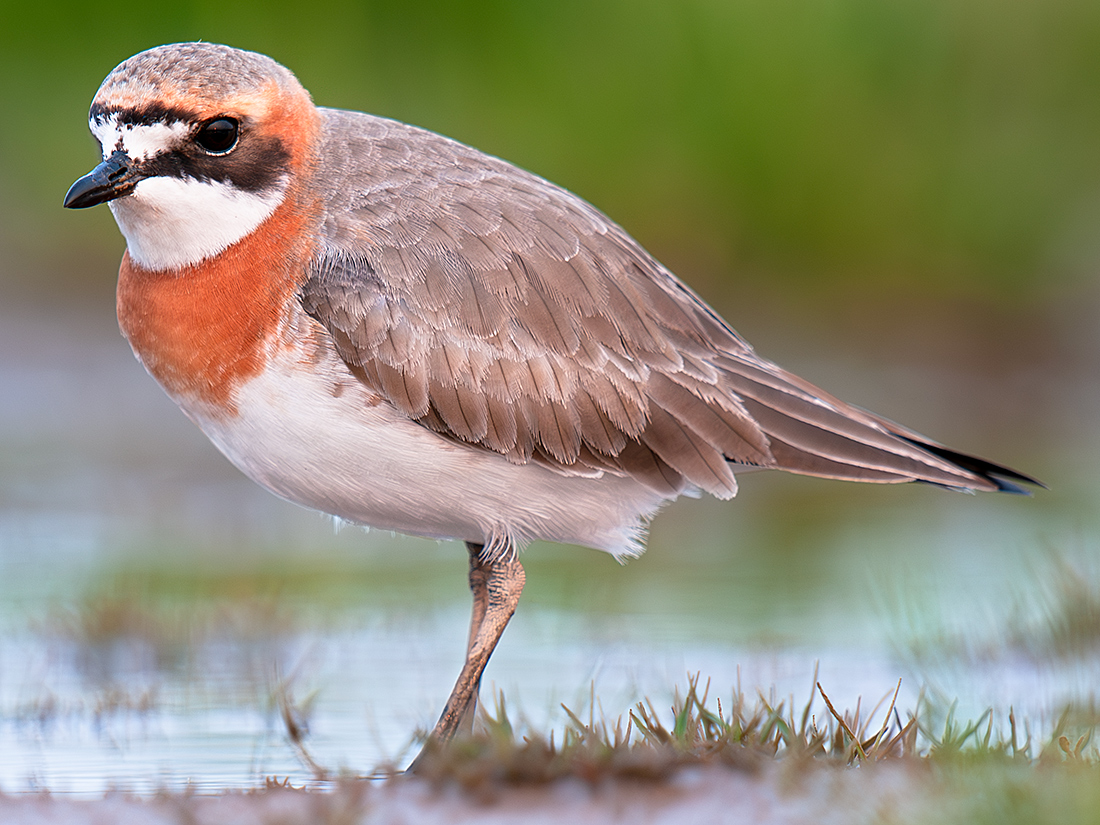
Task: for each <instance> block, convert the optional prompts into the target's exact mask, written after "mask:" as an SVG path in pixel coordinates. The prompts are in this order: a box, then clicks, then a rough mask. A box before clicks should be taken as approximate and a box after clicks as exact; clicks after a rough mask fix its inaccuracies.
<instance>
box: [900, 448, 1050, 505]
mask: <svg viewBox="0 0 1100 825" xmlns="http://www.w3.org/2000/svg"><path fill="white" fill-rule="evenodd" d="M896 435H897V436H898V438H900V439H902V440H903V441H908V442H909V443H910V444H912V445H914V446H915V447H920V448H921V449H922V450H925V451H926V452H929V453H931V454H932V455H934V456H936V457H937V458H942V459H943V460H944V461H950V462H951V463H952V464H955V465H956V466H959V467H962V468H963V469H964V470H968V471H969V472H971V473H973V474H974V475H976V476H978V477H979V478H983V479H985V480H986V481H988V482H989V483H990V484H993V485H996V487H997V490H998V492H1002V493H1016V494H1018V495H1024V496H1029V495H1031V491H1030V490H1028V489H1027V488H1026V487H1021V486H1020V485H1019V484H1017V483H1016V482H1017V481H1022V482H1023V483H1025V484H1034V485H1035V486H1036V487H1042V488H1043V489H1044V490H1046V489H1047V486H1046V485H1045V484H1043V482H1041V481H1039V480H1038V479H1036V478H1032V477H1031V476H1028V475H1024V474H1023V473H1020V472H1017V471H1016V470H1013V469H1011V468H1009V467H1003V466H1001V465H1000V464H994V463H993V462H992V461H986V460H985V459H984V458H977V457H976V456H972V455H966V454H965V453H957V452H955V451H954V450H949V449H947V448H946V447H941V446H940V445H939V444H929V443H928V442H926V441H919V440H917V439H915V438H909V437H907V436H904V435H900V434H896Z"/></svg>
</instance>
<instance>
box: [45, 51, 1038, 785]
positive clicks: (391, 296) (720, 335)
mask: <svg viewBox="0 0 1100 825" xmlns="http://www.w3.org/2000/svg"><path fill="white" fill-rule="evenodd" d="M88 122H89V127H90V129H91V132H92V134H93V136H94V137H95V139H96V140H97V141H98V143H99V146H100V149H101V154H102V162H100V163H99V164H98V165H97V166H96V167H95V168H94V169H93V170H92V171H91V172H89V173H88V174H87V175H85V176H83V177H81V178H79V179H78V180H77V181H76V182H75V183H74V184H73V185H72V187H71V188H70V189H69V190H68V192H67V194H66V195H65V200H64V206H66V207H68V208H73V209H82V208H86V207H91V206H95V205H97V204H102V203H107V204H108V205H109V208H110V210H111V212H112V213H113V215H114V218H115V221H116V223H117V224H118V227H119V230H120V231H121V233H122V235H123V236H124V238H125V240H126V251H125V253H124V254H123V257H122V262H121V265H120V268H119V274H118V286H117V313H118V321H119V326H120V328H121V330H122V333H123V334H124V336H125V337H126V338H127V339H128V341H129V343H130V345H131V347H132V349H133V351H134V353H135V355H136V356H137V358H138V359H139V360H140V362H141V363H142V364H143V365H144V367H145V369H146V370H147V371H148V372H149V373H150V374H151V375H152V377H153V378H155V379H156V380H157V381H158V382H159V383H160V385H161V386H162V387H163V388H164V390H165V391H166V392H167V393H168V395H169V396H170V397H171V398H172V399H173V400H174V401H175V402H176V403H177V404H178V405H179V406H180V407H181V408H182V410H183V412H184V413H185V414H186V415H187V416H188V417H190V418H191V420H192V421H194V423H195V424H197V425H198V427H199V428H200V429H201V430H202V431H203V432H204V433H205V434H206V435H207V436H208V437H209V439H210V440H211V441H212V442H213V443H214V444H215V445H216V446H217V448H218V449H219V450H220V451H221V452H222V453H224V455H225V456H226V457H227V458H228V459H229V460H230V461H231V462H232V463H233V464H235V465H236V466H237V467H238V468H239V469H240V470H241V471H242V472H243V473H244V474H245V475H247V476H249V477H251V478H252V479H253V480H255V481H256V482H258V483H259V484H260V485H262V486H263V487H265V488H267V489H268V490H270V491H271V492H273V493H274V494H276V495H278V496H281V497H282V498H284V499H288V500H290V501H292V502H296V503H298V504H301V505H305V506H306V507H310V508H313V509H315V510H319V511H322V512H324V513H328V514H331V515H333V516H335V517H337V518H339V519H341V520H344V521H347V522H353V523H356V524H360V525H366V526H369V527H374V528H381V529H384V530H390V531H396V532H399V533H405V534H411V535H416V536H425V537H429V538H435V539H454V540H459V541H462V542H465V544H466V548H467V550H468V553H469V562H470V566H469V585H470V589H471V592H472V596H473V609H472V614H471V621H470V630H469V636H468V640H467V650H466V659H465V663H464V665H463V667H462V670H461V672H460V674H459V676H458V679H457V681H456V683H455V686H454V688H453V690H452V692H451V694H450V696H449V698H448V699H447V702H446V704H445V706H444V709H443V711H442V713H441V715H440V717H439V721H438V722H437V723H436V725H435V727H434V729H433V730H432V731H431V733H430V734H429V736H428V737H427V740H426V743H425V746H424V747H425V750H422V751H421V756H420V757H418V758H417V760H416V761H414V762H413V765H412V769H416V767H417V766H418V764H421V760H422V759H423V755H424V753H425V752H426V749H427V748H428V747H429V746H432V747H435V746H441V747H442V746H446V744H447V743H448V742H450V741H451V740H452V739H453V738H454V737H455V736H456V735H458V734H460V733H463V732H468V731H469V730H470V729H471V725H472V720H473V715H474V710H475V708H476V706H477V701H478V698H477V696H478V688H479V685H480V681H481V674H482V671H483V670H484V668H485V665H486V663H487V662H488V660H489V657H490V655H491V654H492V652H493V650H494V648H495V647H496V644H497V642H498V640H499V639H500V637H501V634H502V633H503V632H504V629H505V626H506V625H507V624H508V622H509V620H510V619H511V617H512V615H513V613H514V611H515V609H516V606H517V603H518V601H519V598H520V594H521V592H522V590H523V586H524V582H525V573H524V570H523V566H522V564H521V562H520V551H521V550H522V548H523V547H524V546H525V545H527V544H528V543H529V542H531V541H533V540H545V541H550V542H561V543H569V544H575V545H581V546H585V547H590V548H594V549H597V550H603V551H606V552H608V553H610V554H612V555H613V556H615V557H616V558H618V559H620V560H624V559H627V558H630V557H634V556H637V555H639V554H641V552H642V551H643V549H644V541H645V528H646V525H647V523H648V522H649V520H650V519H651V518H652V517H653V516H654V515H655V514H656V513H657V511H658V510H660V509H661V507H662V506H664V505H665V504H667V503H668V502H670V501H672V500H673V499H676V498H677V497H679V496H681V495H684V494H699V493H709V494H710V495H713V496H716V497H717V498H719V499H730V498H732V497H733V496H734V495H735V494H736V492H737V483H738V482H737V476H738V475H739V474H742V473H744V472H748V471H757V470H765V469H774V470H784V471H787V472H791V473H799V474H804V475H810V476H820V477H824V478H830V479H841V480H849V481H860V482H873V483H895V482H910V481H916V482H925V483H928V484H933V485H937V486H940V487H945V488H949V489H953V490H961V491H971V492H973V491H1002V492H1013V493H1020V492H1027V489H1026V488H1025V487H1024V486H1022V485H1040V486H1041V483H1040V482H1038V481H1037V480H1036V479H1034V478H1031V477H1029V476H1027V475H1024V474H1023V473H1020V472H1017V471H1015V470H1012V469H1009V468H1008V467H1004V466H1001V465H999V464H995V463H993V462H990V461H986V460H984V459H981V458H977V457H974V456H970V455H967V454H964V453H960V452H956V451H954V450H951V449H948V448H947V447H945V446H943V445H941V444H939V443H937V442H935V441H932V440H930V439H928V438H926V437H925V436H923V435H920V434H919V433H916V432H914V431H912V430H909V429H906V428H905V427H902V426H900V425H898V424H895V423H893V422H891V421H889V420H887V419H885V418H882V417H880V416H878V415H875V414H874V413H871V412H868V411H865V410H863V409H860V408H858V407H855V406H853V405H850V404H847V403H845V402H843V401H841V400H839V399H837V398H835V397H833V396H832V395H829V394H828V393H826V392H825V391H823V390H821V389H819V388H817V387H816V386H814V385H813V384H811V383H810V382H808V381H806V380H804V379H802V378H799V377H798V376H796V375H794V374H792V373H790V372H788V371H786V370H784V369H783V368H782V367H779V366H778V365H776V364H774V363H772V362H771V361H768V360H766V359H764V358H763V357H761V356H760V355H758V354H757V353H756V351H755V350H754V349H753V348H752V347H751V346H750V345H749V344H748V343H747V342H746V341H745V340H744V339H743V338H742V337H741V336H740V335H738V333H737V332H735V331H734V329H733V328H732V327H731V326H730V325H729V324H728V323H727V322H726V321H725V320H723V319H722V318H721V317H720V316H719V315H718V313H717V312H715V310H713V309H712V308H711V307H710V306H708V305H707V304H706V303H705V302H704V301H703V300H702V299H701V298H700V297H699V296H698V295H697V294H696V293H695V292H693V291H692V290H691V289H690V288H689V287H688V286H687V285H685V284H684V283H683V282H682V281H681V280H679V279H678V278H677V277H676V276H675V275H674V274H673V273H672V272H670V271H669V270H668V269H667V268H665V267H664V266H663V265H662V264H661V263H659V262H658V261H657V260H656V259H655V258H654V257H653V256H651V255H650V254H649V253H648V252H647V251H646V250H645V249H643V248H642V247H641V245H640V244H639V243H638V242H637V241H635V240H634V239H633V238H632V237H631V236H630V235H629V234H627V232H626V231H625V230H624V229H622V228H621V227H620V226H618V225H617V224H616V223H614V222H613V221H612V220H611V219H610V218H608V217H607V216H605V215H604V214H603V213H602V212H600V211H599V210H597V209H596V208H595V207H593V206H591V205H590V204H589V203H587V202H586V201H584V200H582V199H581V198H579V197H577V196H576V195H574V194H572V193H571V192H569V191H567V190H565V189H563V188H561V187H558V186H556V185H554V184H553V183H551V182H549V181H547V180H545V179H543V178H540V177H538V176H536V175H534V174H531V173H529V172H527V171H524V170H522V169H520V168H518V167H516V166H514V165H512V164H510V163H508V162H506V161H504V160H501V159H499V158H496V157H493V156H490V155H488V154H485V153H482V152H480V151H478V150H477V149H474V148H472V147H469V146H466V145H464V144H462V143H459V142H457V141H454V140H451V139H449V138H446V137H443V136H441V135H439V134H436V133H433V132H430V131H426V130H424V129H421V128H417V127H414V126H410V125H406V124H404V123H401V122H398V121H395V120H391V119H387V118H383V117H379V116H375V115H370V114H364V113H360V112H353V111H344V110H338V109H332V108H324V107H319V106H317V105H315V104H314V103H313V100H312V98H311V96H310V94H309V93H308V92H307V91H306V90H305V89H304V88H303V87H302V85H301V83H300V82H299V81H298V80H297V78H296V77H295V76H294V74H293V73H292V72H291V71H290V70H289V69H287V68H285V67H284V66H282V65H281V64H279V63H277V62H276V61H275V60H273V59H271V58H269V57H267V56H265V55H262V54H259V53H255V52H250V51H244V50H240V49H236V48H232V47H229V46H224V45H218V44H211V43H205V42H196V43H175V44H170V45H163V46H157V47H155V48H152V49H149V50H147V51H143V52H141V53H139V54H137V55H135V56H133V57H130V58H129V59H127V60H125V61H123V62H122V63H121V64H119V65H118V66H117V67H116V68H115V69H114V70H112V71H111V72H110V73H109V74H108V75H107V77H106V79H105V80H104V81H103V83H102V85H101V86H100V87H99V89H98V91H97V92H96V94H95V97H94V98H93V101H92V104H91V108H90V111H89V121H88Z"/></svg>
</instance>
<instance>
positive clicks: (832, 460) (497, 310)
mask: <svg viewBox="0 0 1100 825" xmlns="http://www.w3.org/2000/svg"><path fill="white" fill-rule="evenodd" d="M322 112H324V116H325V118H326V120H327V122H328V123H329V127H328V129H327V131H326V135H327V141H328V143H327V144H326V145H325V147H324V148H323V152H324V157H325V164H326V165H325V173H326V178H325V181H324V182H323V185H324V186H327V187H328V188H327V190H326V191H325V192H324V198H325V204H324V206H325V214H326V215H327V217H326V220H325V223H324V225H323V227H322V234H323V238H324V242H323V243H322V245H321V246H320V248H319V249H318V251H317V254H316V257H315V260H314V261H313V263H312V266H311V269H310V272H309V273H308V278H307V280H306V282H305V283H304V284H303V286H302V288H301V295H300V297H301V302H302V305H303V307H304V309H305V310H306V311H307V312H308V313H309V314H310V315H312V316H313V317H314V318H315V319H317V320H318V321H319V322H320V323H321V324H322V325H324V327H326V328H327V329H328V330H329V332H330V333H331V334H332V338H333V341H334V342H335V346H336V348H337V351H338V352H339V354H340V356H341V357H342V358H343V359H344V360H345V361H346V362H347V364H348V365H349V366H350V367H351V368H352V370H353V372H355V374H356V375H358V376H359V377H360V379H361V380H363V381H365V382H367V383H368V384H370V385H371V386H372V388H373V389H374V390H375V391H376V392H377V393H379V394H380V395H382V396H383V397H384V398H385V399H387V400H388V401H389V402H390V403H392V404H393V405H394V406H395V407H396V408H397V409H399V410H401V411H402V412H403V413H404V414H405V415H407V416H409V418H411V419H413V420H415V421H418V422H420V423H421V424H423V425H424V426H425V427H429V428H431V429H433V430H436V431H438V432H440V433H442V434H444V435H445V436H447V437H449V438H453V439H457V440H460V441H463V442H466V443H468V444H471V445H474V446H476V447H479V448H482V449H486V450H492V451H495V452H497V453H500V454H502V455H504V456H506V457H507V458H508V459H509V460H510V461H514V462H519V463H523V462H527V461H537V462H539V463H541V464H544V465H546V466H550V467H553V468H554V469H556V470H558V471H560V472H563V473H573V474H584V475H591V474H593V473H600V472H612V473H626V474H630V475H632V476H634V477H635V478H637V479H638V480H639V481H641V482H642V483H644V484H647V485H649V486H650V487H652V488H653V489H654V490H657V491H659V492H660V493H662V494H666V495H670V496H671V495H675V494H677V493H679V492H682V491H683V489H684V488H685V487H686V486H688V485H694V486H696V487H699V488H701V489H704V490H707V491H709V492H712V493H714V494H715V495H718V496H722V497H729V496H732V495H733V494H734V493H735V492H736V489H737V482H736V480H735V478H734V475H733V472H732V467H731V464H734V465H736V464H740V465H754V466H759V467H777V468H781V469H787V470H793V471H795V472H804V473H809V474H814V475H824V476H831V477H838V478H852V479H858V480H864V481H904V480H911V479H920V480H926V481H932V482H933V483H938V484H945V485H947V486H959V487H968V488H974V489H988V488H991V487H992V486H995V485H997V484H999V483H1001V484H1004V483H1005V482H997V481H996V480H993V481H990V480H989V474H990V473H994V474H996V473H1000V474H1001V475H1005V474H1006V472H1007V473H1008V477H1012V478H1016V477H1018V474H1017V475H1011V471H1003V470H1004V468H997V466H996V465H990V464H988V462H980V461H979V460H971V459H968V461H969V463H965V462H961V461H960V462H955V461H953V460H952V458H951V457H952V456H957V454H955V453H950V452H949V451H947V450H946V449H944V448H938V447H937V446H936V445H934V443H933V442H929V441H927V440H926V439H924V438H923V437H921V436H918V435H917V434H915V433H911V432H909V431H907V430H902V429H901V428H899V427H897V425H893V424H891V423H890V422H887V421H885V420H884V419H880V418H878V417H877V416H874V415H873V414H871V413H867V412H865V411H862V410H859V409H857V408H855V407H851V406H849V405H846V404H843V403H842V402H840V401H838V400H836V399H834V398H832V397H831V396H829V395H827V394H826V393H823V392H822V391H821V390H819V389H817V388H816V387H814V386H813V385H812V384H809V383H808V382H806V381H803V380H802V379H800V378H797V377H796V376H793V375H791V374H790V373H787V372H785V371H784V370H782V369H780V368H779V367H776V366H775V365H774V364H771V363H769V362H767V361H765V360H763V359H761V358H759V357H758V356H757V355H756V354H755V353H754V352H753V351H752V349H751V347H749V346H748V344H746V343H745V342H744V340H742V339H741V338H740V337H739V336H738V335H737V334H736V333H735V332H734V331H733V330H732V329H730V327H729V326H728V325H727V324H726V323H725V322H724V321H723V320H722V319H721V318H720V317H718V315H717V314H716V313H715V312H714V311H713V310H712V309H710V307H708V306H707V305H706V304H705V303H704V302H703V301H702V300H701V299H699V298H698V296H696V295H695V293H693V292H692V291H691V290H690V289H689V288H688V287H687V286H685V285H684V284H683V283H682V282H680V281H679V280H677V279H676V277H675V276H673V275H672V274H671V273H670V272H669V271H668V270H666V269H665V268H664V267H662V266H661V265H660V264H659V263H658V262H657V261H655V260H654V259H653V258H652V257H650V256H649V255H648V254H647V253H646V252H645V251H644V250H643V249H642V248H641V247H640V246H638V244H637V243H636V242H635V241H634V240H633V239H631V238H630V237H629V236H628V235H627V234H626V233H625V232H624V231H623V230H622V229H620V228H619V227H618V226H616V225H615V224H614V223H612V222H611V221H609V220H608V219H607V218H605V217H604V216H603V215H602V214H600V213H599V212H597V211H596V210H595V209H594V208H592V207H591V206H589V205H588V204H586V203H584V202H583V201H581V200H580V199H578V198H576V197H575V196H573V195H571V194H570V193H568V192H566V191H564V190H562V189H560V188H558V187H556V186H553V185H552V184H550V183H548V182H546V181H544V180H542V179H540V178H537V177H535V176H533V175H530V174H528V173H526V172H523V171H522V170H519V169H517V168H515V167H514V166H511V165H509V164H507V163H505V162H503V161H500V160H497V159H495V158H491V157H489V156H487V155H484V154H481V153H480V152H477V151H476V150H474V149H471V148H469V147H466V146H463V145H461V144H458V143H455V142H453V141H449V140H447V139H445V138H442V137H440V136H438V135H434V134H432V133H430V132H424V131H422V130H418V129H415V128H413V127H410V126H405V125H403V124H399V123H396V122H393V121H388V120H384V119H382V118H375V117H371V116H369V115H360V114H356V113H350V112H336V111H333V110H322ZM930 445H931V446H930ZM964 458H966V457H964ZM990 468H993V469H990ZM1023 480H1027V479H1026V478H1024V479H1023ZM1003 488H1004V487H1003V486H1002V489H1003Z"/></svg>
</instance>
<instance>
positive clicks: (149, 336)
mask: <svg viewBox="0 0 1100 825" xmlns="http://www.w3.org/2000/svg"><path fill="white" fill-rule="evenodd" d="M311 235H312V225H311V221H310V218H309V215H308V213H307V212H306V211H305V210H302V209H299V208H295V207H294V205H293V203H292V202H290V201H289V200H288V201H287V202H284V203H283V205H282V206H280V207H279V208H278V209H276V210H275V212H274V213H273V214H272V215H271V217H269V218H268V219H267V220H266V221H265V222H264V223H263V224H261V226H260V227H259V228H258V229H257V230H256V231H254V232H252V233H251V234H249V235H247V236H246V237H244V238H242V239H241V240H240V241H238V242H237V243H235V244H233V245H231V246H230V247H228V248H227V249H225V250H224V251H222V252H221V253H220V254H218V255H215V256H213V257H211V258H208V259H206V260H203V261H200V262H199V263H197V264H195V265H192V266H188V267H183V268H181V269H168V270H163V271H156V270H150V269H146V268H144V267H142V266H141V265H140V264H138V263H136V262H135V261H134V260H133V258H132V257H131V256H130V255H129V253H127V254H126V255H124V256H123V259H122V266H121V268H120V270H119V280H118V294H117V300H118V320H119V326H120V327H121V328H122V332H123V334H124V335H125V336H126V338H127V339H128V340H129V342H130V345H131V346H132V347H133V350H134V353H135V354H136V355H137V356H138V358H139V359H141V362H142V363H143V364H144V365H145V368H146V369H147V370H148V371H149V372H150V374H152V376H153V377H154V378H156V379H157V381H159V382H160V384H161V385H162V386H163V387H164V388H165V390H167V391H168V393H169V394H170V395H171V396H173V398H175V399H176V400H177V401H178V402H179V403H181V404H183V405H184V406H188V405H189V404H201V405H204V406H206V407H207V408H208V409H209V410H211V411H212V412H214V413H216V414H222V415H234V414H235V413H236V402H235V393H236V390H237V388H239V387H240V386H241V385H242V384H243V383H244V382H246V381H248V380H249V379H251V378H253V377H255V376H256V375H258V374H260V372H261V371H262V370H263V369H264V367H265V365H266V364H267V362H268V359H269V358H270V356H271V353H272V352H273V350H274V349H276V348H278V346H279V345H280V331H281V330H285V327H286V323H287V318H288V314H289V313H290V311H291V309H292V308H293V305H294V302H295V301H296V297H295V296H296V292H297V290H298V287H299V286H300V284H301V282H302V281H303V280H304V278H305V274H306V266H307V262H308V260H309V257H310V255H311V253H312V243H311V242H310V237H311Z"/></svg>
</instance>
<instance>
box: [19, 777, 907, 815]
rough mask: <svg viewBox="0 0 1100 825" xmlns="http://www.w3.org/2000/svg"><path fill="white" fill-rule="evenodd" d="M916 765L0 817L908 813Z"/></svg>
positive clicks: (414, 786)
mask: <svg viewBox="0 0 1100 825" xmlns="http://www.w3.org/2000/svg"><path fill="white" fill-rule="evenodd" d="M922 773H923V772H922V771H920V770H915V769H913V768H912V767H905V766H902V765H871V766H868V767H863V768H858V769H854V768H849V769H845V768H836V767H816V766H813V767H810V768H809V769H808V770H807V768H806V766H803V767H802V768H799V769H792V767H791V766H786V767H785V766H783V765H781V764H780V765H775V766H769V767H767V768H765V769H764V770H762V771H759V772H756V773H748V772H744V771H738V770H730V769H727V768H722V767H710V768H700V769H691V770H685V771H683V772H681V773H680V774H679V775H677V776H676V777H675V778H673V779H672V780H670V781H668V782H665V783H657V782H632V781H622V780H619V781H614V782H606V783H602V784H597V785H588V784H585V783H581V782H579V781H576V780H570V781H562V782H557V783H554V784H551V785H546V786H533V787H532V786H528V787H521V788H514V787H496V788H493V789H491V790H485V791H481V792H470V791H464V790H460V789H458V788H456V787H447V786H443V787H439V786H432V785H430V784H429V783H426V782H424V781H417V780H407V779H397V780H390V781H386V782H374V783H371V782H358V783H349V784H347V785H345V786H344V787H341V788H339V789H337V790H335V791H330V792H307V791H295V790H285V789H278V788H276V789H270V790H265V791H259V792H253V793H226V794H223V795H219V796H170V797H164V798H160V799H151V800H141V799H133V798H128V797H125V796H108V797H107V798H105V799H99V800H79V799H77V800H74V799H65V798H62V797H56V796H54V797H51V796H46V795H0V823H3V825H115V823H127V825H129V823H141V825H168V824H169V823H172V824H173V825H175V824H176V823H179V824H180V825H214V824H215V823H216V824H217V825H298V824H299V823H302V825H306V823H308V824H309V825H329V824H331V825H380V824H381V823H386V824H387V825H389V823H393V825H398V823H400V825H413V824H414V823H415V825H435V824H436V823H439V825H443V824H444V823H446V824H447V825H454V824H455V823H479V825H497V823H500V824H501V825H503V824H504V823H516V825H528V823H530V824H531V825H534V824H535V823H537V824H538V825H542V824H543V823H546V825H549V823H568V824H569V825H585V824H586V823H608V822H629V823H633V824H635V825H658V824H663V823H669V825H673V823H675V825H694V823H700V825H703V824H704V823H705V824H707V825H714V823H742V822H743V823H758V824H762V825H772V824H773V823H774V824H775V825H779V823H783V824H784V825H787V824H788V823H791V824H792V825H793V823H798V824H799V825H801V824H802V823H806V824H807V825H809V823H826V825H827V824H828V823H845V825H859V823H875V822H883V821H889V822H891V823H893V822H906V821H910V822H911V821H920V820H923V819H925V817H924V816H921V809H922V808H924V807H925V804H924V803H923V802H922V799H921V797H922V794H921V792H920V788H921V787H922V786H924V784H925V782H924V781H923V780H922Z"/></svg>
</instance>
